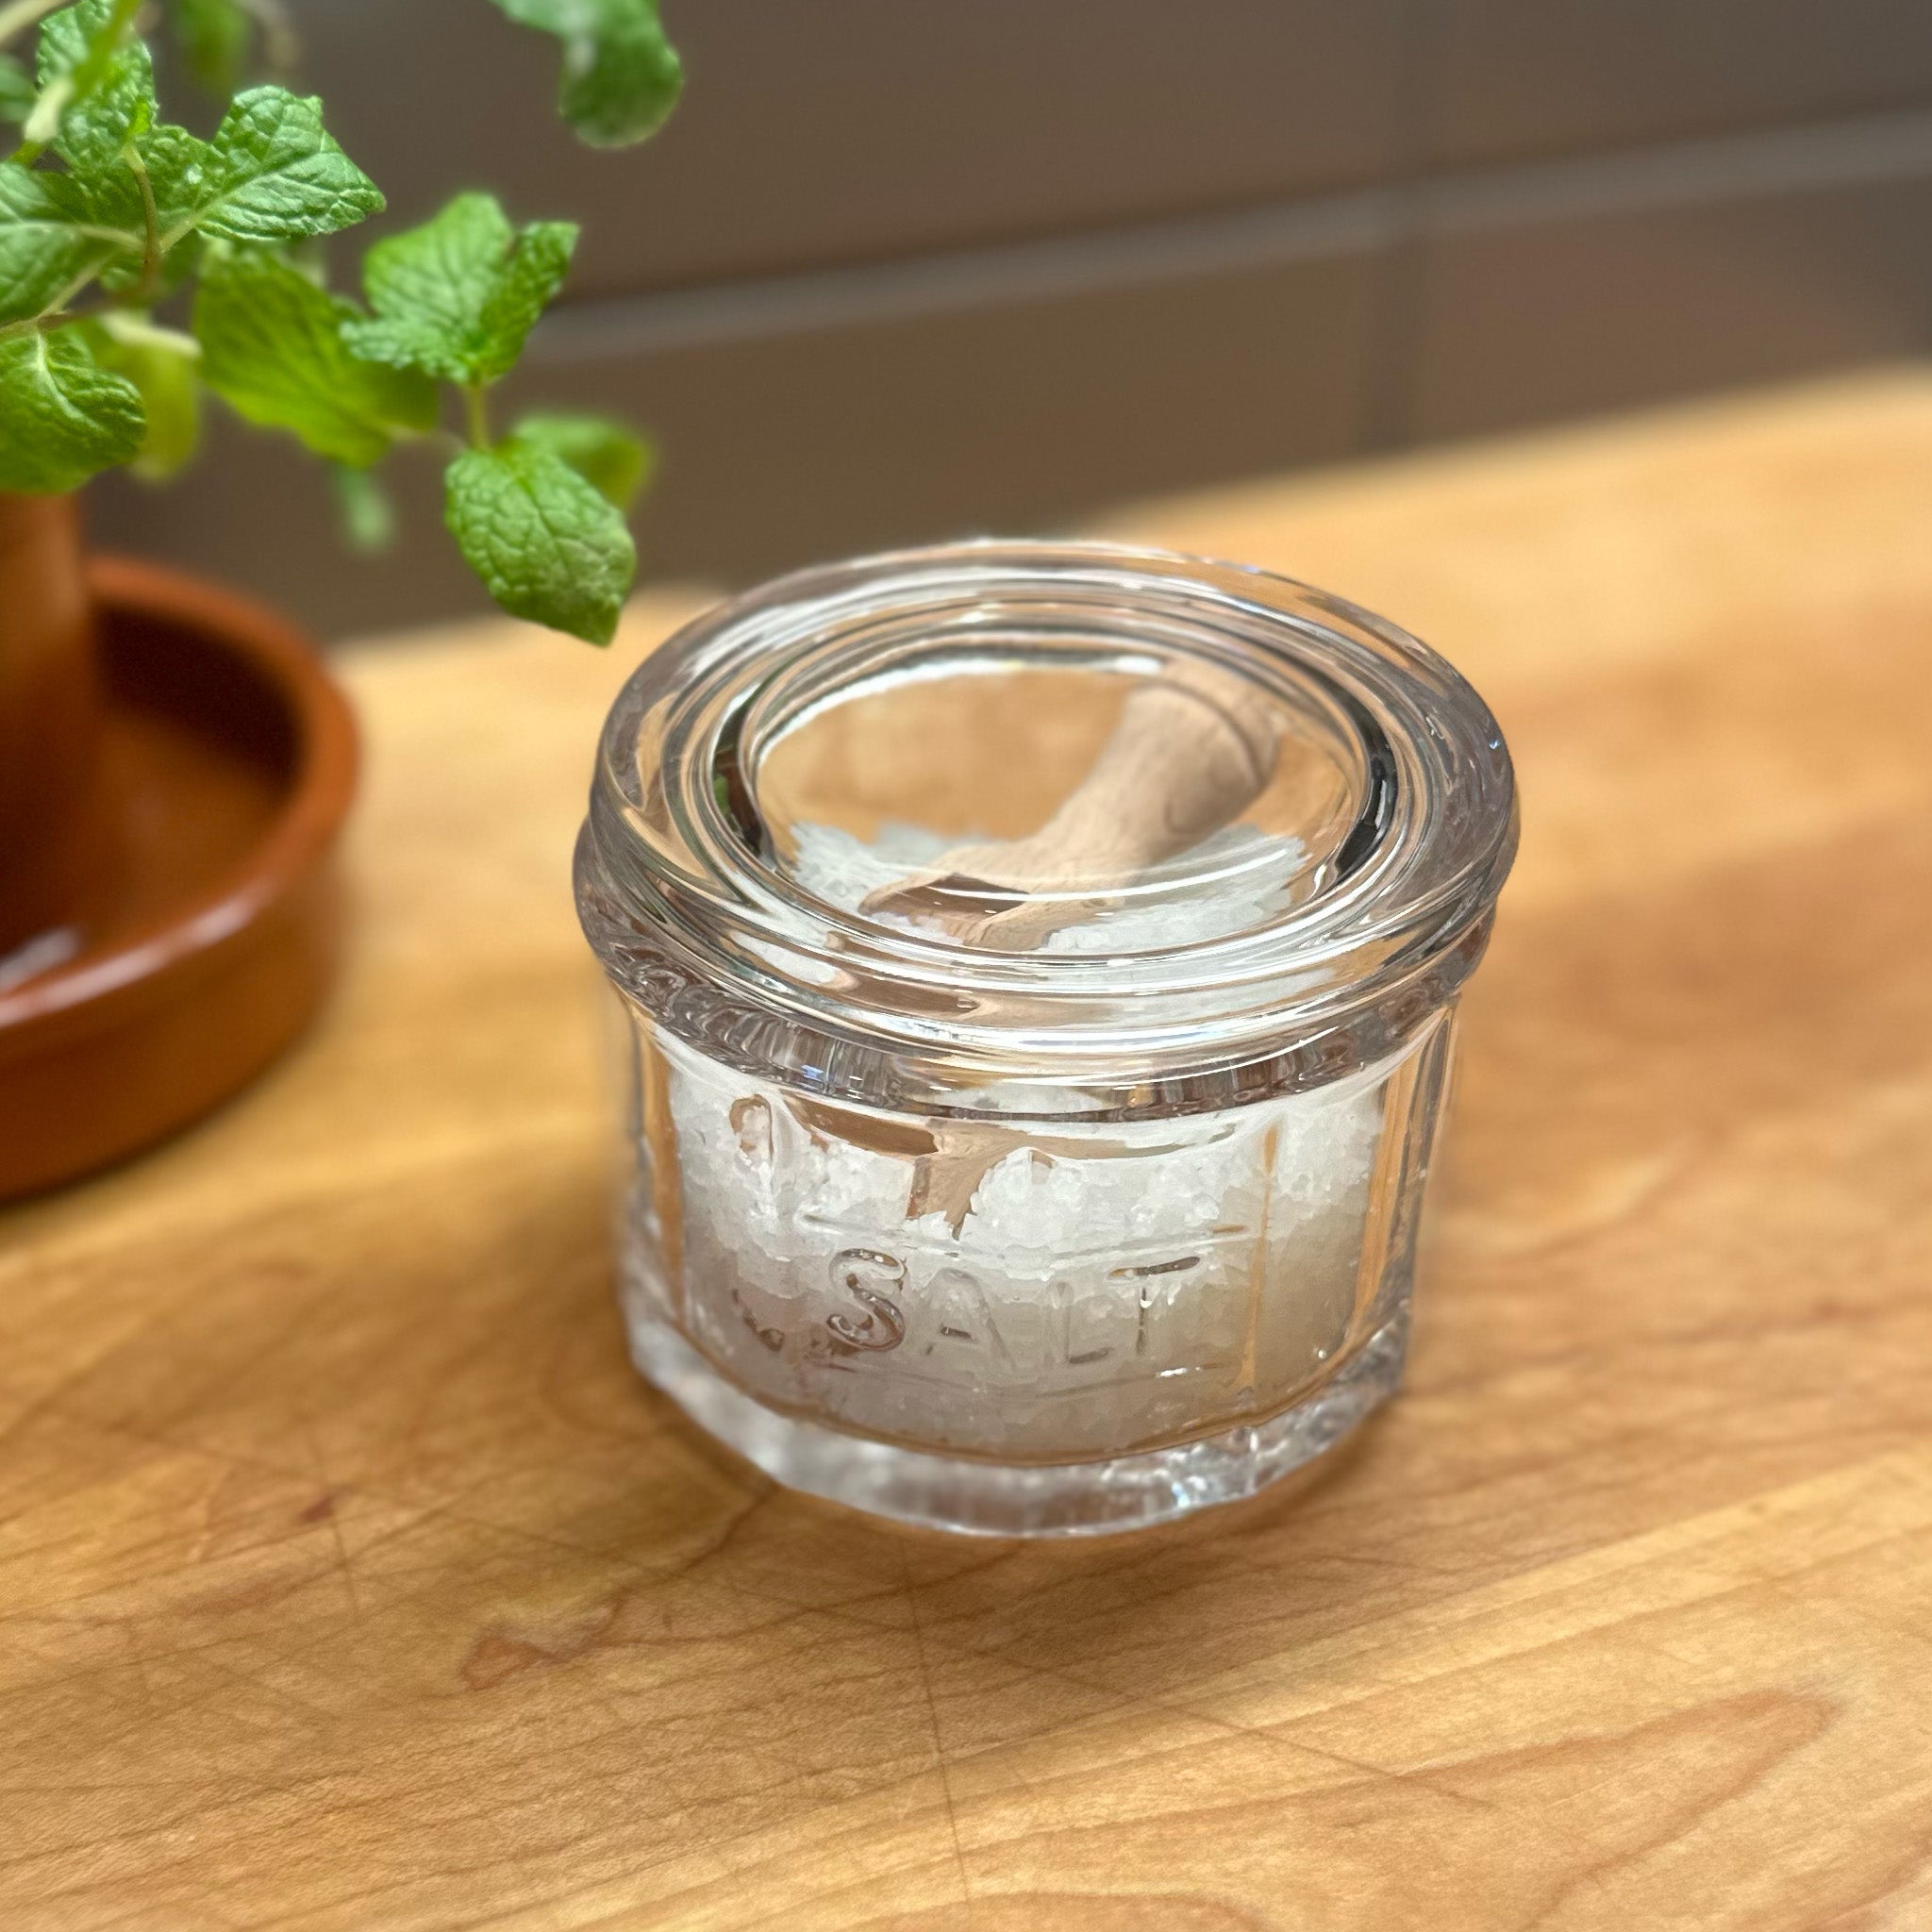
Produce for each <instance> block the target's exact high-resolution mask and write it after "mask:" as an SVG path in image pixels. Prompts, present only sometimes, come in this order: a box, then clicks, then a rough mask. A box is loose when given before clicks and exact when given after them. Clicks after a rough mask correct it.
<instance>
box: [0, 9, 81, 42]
mask: <svg viewBox="0 0 1932 1932" xmlns="http://www.w3.org/2000/svg"><path fill="white" fill-rule="evenodd" d="M66 4H67V0H13V5H12V6H10V7H0V46H5V45H6V44H7V42H8V41H10V40H11V39H12V38H13V37H14V35H15V34H18V33H25V31H26V29H27V28H28V27H30V26H32V25H33V24H34V22H35V21H37V20H42V19H44V18H45V17H46V16H47V15H48V14H50V13H52V12H53V10H54V9H55V8H57V7H64V6H65V5H66Z"/></svg>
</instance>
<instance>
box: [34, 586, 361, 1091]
mask: <svg viewBox="0 0 1932 1932" xmlns="http://www.w3.org/2000/svg"><path fill="white" fill-rule="evenodd" d="M88 581H89V585H90V588H91V589H92V591H93V594H94V597H95V599H96V601H97V602H98V604H99V605H100V607H101V608H102V610H103V612H104V613H107V614H108V615H110V616H111V613H113V612H115V611H117V610H124V611H127V612H130V613H140V614H145V615H148V616H153V617H158V618H160V619H161V620H163V621H164V622H166V623H169V624H173V625H177V626H179V627H180V628H182V629H185V630H192V631H196V632H199V633H200V634H202V635H203V636H205V637H208V638H209V639H211V640H213V641H216V642H217V643H219V644H221V645H222V646H223V647H225V649H226V650H228V651H230V652H231V653H233V655H234V656H236V657H237V658H242V659H243V660H245V661H246V663H247V664H248V665H249V666H250V667H251V668H252V669H253V670H254V671H255V672H256V673H257V674H258V675H261V676H263V677H265V678H266V679H267V681H268V682H269V683H270V684H271V685H272V686H273V688H274V689H275V691H276V692H277V693H278V695H279V696H280V698H281V700H282V702H283V703H284V705H285V706H286V708H287V709H288V712H289V715H290V717H291V720H292V721H293V723H294V724H295V728H296V752H295V767H294V772H293V774H292V775H291V780H290V783H289V788H288V792H287V795H286V797H285V798H284V799H283V800H282V802H281V804H280V806H279V808H277V810H276V812H275V817H274V819H273V820H272V821H271V823H270V824H268V826H267V827H266V828H265V829H264V831H263V833H262V836H261V837H260V838H259V839H258V841H256V842H255V843H254V844H253V845H252V846H251V847H250V849H249V850H248V851H247V853H246V854H244V855H243V856H242V858H240V859H239V860H238V861H237V862H236V863H235V864H234V865H233V866H232V867H230V868H229V870H228V871H227V872H226V873H225V874H221V875H220V876H218V877H217V878H215V879H214V880H213V881H211V882H210V883H209V884H208V885H206V886H204V887H202V888H201V890H200V891H197V892H196V893H194V894H193V895H192V897H189V898H184V899H183V900H182V901H181V902H180V903H178V904H177V905H175V906H173V907H170V908H168V909H167V910H166V911H165V912H164V913H162V914H160V915H158V917H157V918H156V919H154V920H153V921H151V922H149V924H146V925H144V926H142V927H139V928H137V929H135V930H133V931H131V932H126V933H122V934H117V935H116V936H115V938H114V940H113V941H112V942H111V944H109V945H108V946H106V947H104V948H103V949H101V950H99V951H91V952H84V953H82V954H80V955H78V956H77V957H76V958H73V959H71V960H69V961H67V962H66V963H65V964H63V965H60V966H58V967H55V968H53V969H51V970H50V971H48V972H46V973H44V974H40V975H38V976H37V977H35V978H33V979H30V980H28V981H27V982H26V983H25V985H23V986H22V987H20V988H19V989H18V990H17V991H14V992H11V993H7V994H0V1058H7V1057H8V1054H7V1049H8V1044H9V1043H17V1044H18V1045H19V1046H21V1047H22V1048H23V1049H25V1047H26V1046H27V1045H28V1043H29V1041H31V1044H32V1047H33V1049H34V1050H36V1051H39V1050H41V1049H42V1048H43V1047H44V1046H46V1045H47V1044H48V1043H49V1042H50V1041H51V1039H52V1038H53V1037H55V1036H56V1035H58V1034H61V1033H64V1032H66V1031H67V1030H69V1027H70V1026H77V1027H83V1028H86V1029H88V1030H92V1028H93V1027H95V1026H96V1025H106V1024H116V1023H118V1022H119V1021H120V1020H121V1019H123V1018H124V1017H125V1015H126V1014H127V1013H128V1012H130V1011H132V1010H134V1009H136V1008H139V1007H141V1006H143V1005H146V1004H148V1003H150V1002H152V1001H155V1000H157V999H165V998H166V997H168V996H169V995H168V988H169V986H170V985H171V984H172V985H178V984H179V983H180V982H181V979H182V978H183V976H184V975H189V976H192V975H194V974H196V973H197V972H198V971H200V970H207V969H211V968H212V967H213V966H214V965H216V964H217V963H219V962H220V961H221V960H222V959H224V958H226V957H228V956H230V955H232V954H233V953H235V952H236V951H238V950H240V949H242V948H244V947H246V946H247V945H248V944H250V943H251V941H252V939H253V937H254V934H255V930H256V928H257V927H258V924H259V922H260V920H261V917H262V915H263V913H264V912H266V911H267V910H269V909H270V908H273V907H274V906H275V905H276V904H278V903H279V902H280V901H281V900H283V899H284V898H286V897H287V896H288V895H289V894H290V893H291V891H294V890H295V889H297V888H298V887H300V886H301V885H303V884H304V883H306V882H307V881H308V879H309V878H310V877H311V876H312V875H313V874H314V873H315V872H316V871H317V869H318V868H319V867H320V866H321V864H322V863H323V861H324V860H325V858H326V857H327V856H328V854H329V852H330V850H331V849H332V847H333V846H334V844H335V842H336V840H337V837H338V835H339V834H340V832H341V826H342V823H343V820H344V819H345V818H346V817H347V815H348V811H349V808H350V805H351V803H352V801H353V799H354V796H355V790H356V774H357V768H358V761H359V760H358V741H357V731H356V722H355V716H354V713H353V712H352V711H351V710H350V708H349V704H348V700H347V699H346V698H345V697H344V696H343V695H342V693H341V691H340V690H338V689H337V687H336V686H335V684H334V683H333V682H332V681H331V680H330V678H329V676H328V675H327V673H326V672H325V670H324V669H323V666H322V662H321V659H320V658H319V657H318V656H317V655H316V653H315V651H314V649H313V648H312V647H311V646H310V645H309V644H308V641H306V640H305V639H304V638H303V636H302V634H301V633H300V631H298V630H297V629H296V628H295V627H294V626H293V625H291V624H290V623H289V621H288V620H287V619H286V618H283V617H281V616H279V615H278V614H277V613H276V612H275V611H274V610H272V609H270V608H267V607H265V606H263V605H260V604H258V603H256V602H255V601H254V600H253V599H252V598H248V597H245V596H242V595H239V594H238V593H236V592H234V591H229V590H227V589H225V588H224V587H222V586H218V585H215V584H211V583H208V582H207V581H205V580H204V579H202V578H199V577H195V576H191V575H187V574H186V573H183V572H180V571H175V570H170V569H168V568H166V567H165V566H163V565H159V564H154V563H148V562H146V561H144V560H141V559H137V558H124V557H97V558H92V559H90V561H89V565H88ZM29 1023H31V1024H29ZM63 1023H66V1024H63Z"/></svg>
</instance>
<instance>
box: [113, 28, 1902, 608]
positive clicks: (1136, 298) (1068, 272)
mask: <svg viewBox="0 0 1932 1932" xmlns="http://www.w3.org/2000/svg"><path fill="white" fill-rule="evenodd" d="M296 11H297V14H298V17H299V19H300V21H301V23H302V25H303V27H304V29H305V32H306V35H307V39H308V66H307V71H306V78H307V80H308V83H309V84H311V85H313V86H314V87H316V88H317V89H318V90H320V91H321V92H323V93H324V94H325V96H326V97H327V99H328V100H329V102H330V104H331V119H332V125H334V126H335V127H336V128H337V130H338V131H339V133H340V134H341V139H342V141H343V143H344V145H345V146H346V147H347V148H348V149H349V151H350V152H351V153H352V154H353V155H355V156H356V157H357V158H358V159H359V160H360V161H361V162H362V163H363V165H364V166H365V167H366V168H368V169H369V171H370V172H371V173H372V174H373V175H375V177H376V178H377V179H378V180H379V181H380V182H382V184H383V185H384V186H385V188H386V189H387V190H388V191H389V192H390V195H391V208H392V214H391V217H389V218H387V219H389V220H390V221H392V222H398V221H399V222H408V221H413V220H417V219H420V218H421V217H423V216H424V215H425V214H426V213H427V212H429V211H430V210H431V209H432V208H434V207H435V206H436V205H437V204H438V203H439V202H440V200H441V198H442V197H443V196H444V195H445V194H446V193H447V192H450V191H451V190H452V189H454V188H456V187H459V186H468V185H474V184H478V183H481V184H486V185H490V186H492V187H495V188H497V189H498V190H499V191H500V192H502V193H503V194H504V196H505V198H506V199H507V200H508V202H509V204H510V205H511V207H512V210H513V212H516V213H518V214H520V215H523V216H525V217H530V216H536V215H557V214H568V215H571V216H574V217H576V218H578V219H580V220H582V221H583V222H584V223H585V225H586V229H587V233H586V236H585V241H584V244H583V247H582V250H581V253H580V256H579V266H578V270H577V273H576V275H575V277H574V279H573V284H572V291H571V295H570V300H569V303H568V306H567V307H566V308H563V309H562V310H561V311H560V312H558V314H557V315H556V316H555V317H554V319H553V320H552V322H551V323H550V324H548V325H546V326H545V328H544V330H543V331H542V333H541V336H540V338H539V341H538V342H537V344H536V346H535V349H534V351H533V354H532V357H531V361H530V366H529V368H528V371H527V375H526V376H525V377H523V378H520V380H521V383H522V387H523V388H524V389H525V391H527V392H529V393H532V394H537V393H541V394H542V395H543V396H545V397H546V398H555V399H558V400H560V401H575V402H582V403H588V404H595V405H598V406H601V407H604V408H613V409H616V410H619V411H621V412H624V413H625V414H628V415H630V416H631V417H632V418H634V419H635V420H636V421H638V422H639V423H641V424H643V425H649V426H650V427H651V428H652V429H653V430H654V432H655V433H656V434H657V435H658V438H659V440H660V441H661V443H662V445H663V450H664V468H663V474H662V479H661V482H660V485H659V487H658V491H656V493H655V494H654V496H653V497H652V499H651V500H650V502H649V504H648V505H647V507H646V508H645V509H644V511H643V513H642V515H641V520H640V525H639V531H640V539H641V546H642V549H643V552H644V557H645V561H646V568H647V570H649V571H651V572H652V573H654V574H657V575H672V574H675V575H688V574H693V573H695V574H700V575H710V576H716V577H721V578H724V579H727V580H731V579H743V578H746V577H750V576H755V575H760V574H763V573H766V572H769V571H773V570H775V569H780V568H783V567H786V566H789V565H791V564H794V563H798V562H801V561H805V560H807V559H809V558H813V557H818V556H824V555H827V554H832V553H837V552H841V551H851V550H857V549H861V548H867V547H872V546H875V545H879V544H883V543H890V542H898V541H912V540H919V539H924V538H928V537H934V536H941V535H947V534H953V533H957V532H959V531H962V530H971V529H989V528H991V529H1002V530H1026V529H1038V528H1043V527H1052V526H1054V525H1058V524H1062V523H1065V522H1067V521H1068V520H1070V519H1072V518H1074V517H1076V516H1079V515H1081V514H1084V513H1086V512H1088V511H1090V510H1091V508H1094V507H1096V506H1098V505H1100V504H1103V503H1105V502H1107V501H1108V500H1109V499H1113V498H1118V497H1122V496H1127V495H1133V494H1136V493H1142V492H1146V491H1156V490H1168V489H1172V488H1175V487H1178V486H1185V485H1190V484H1194V483H1204V482H1209V481H1214V480H1219V479H1223V478H1228V477H1234V476H1240V475H1249V474H1253V473H1256V472H1258V471H1264V470H1273V469H1277V468H1282V467H1287V466H1291V465H1297V464H1308V463H1318V462H1324V461H1328V460H1332V459H1335V458H1343V457H1348V456H1353V455H1358V454H1362V453H1365V452H1368V451H1372V450H1375V449H1381V448H1390V447H1396V446H1401V445H1404V444H1407V443H1411V442H1416V441H1428V440H1434V439H1441V438H1446V437H1457V436H1465V435H1471V434H1479V433H1482V432H1485V431H1491V430H1496V429H1502V428H1507V427H1511V426H1515V425H1523V424H1527V423H1534V422H1541V421H1546V420H1551V419H1556V418H1560V417H1564V416H1570V415H1574V414H1580V413H1588V412H1592V411H1601V410H1606V409H1613V408H1620V407H1624V406H1626V405H1629V404H1634V403H1641V402H1645V401H1649V400H1653V399H1656V398H1659V397H1665V396H1670V395H1675V394H1682V393H1686V392H1690V391H1698V390H1704V389H1710V388H1717V387H1724V386H1728V385H1735V384H1740V383H1746V382H1754V381H1758V380H1763V379H1767V378H1772V377H1776V376H1780V375H1790V374H1794V373H1798V372H1803V371H1809V370H1816V369H1822V368H1827V367H1831V366H1834V365H1838V364H1843V363H1851V362H1856V361H1859V360H1862V359H1868V358H1877V357H1884V356H1891V355H1896V354H1899V353H1902V352H1909V351H1913V350H1918V349H1921V348H1923V347H1924V346H1925V345H1926V344H1927V342H1928V341H1932V4H1928V0H1189V4H1188V5H1187V6H1185V7H1177V6H1175V5H1174V0H972V4H970V5H965V6H961V5H958V4H941V0H666V4H665V14H666V18H667V22H668V23H669V25H671V27H672V28H673V30H674V32H675V35H676V37H677V39H678V40H679V42H680V44H681V45H682V47H683V49H684V52H685V55H686V59H687V65H688V68H689V71H690V76H691V78H690V85H689V90H688V92H687V95H686V100H685V105H684V106H683V108H681V109H680V110H679V113H678V115H677V117H676V118H675V121H674V122H673V124H672V125H671V127H670V129H669V130H668V131H667V132H666V133H665V134H664V135H663V136H661V137H660V138H659V139H658V141H657V142H652V143H650V144H648V145H646V146H645V147H643V148H641V149H637V150H634V151H632V152H629V153H625V154H622V155H599V154H591V153H587V152H585V151H583V150H581V149H579V148H577V147H575V145H574V144H573V143H572V142H571V141H570V139H569V138H568V136H567V135H566V134H565V133H563V132H562V131H561V130H560V129H559V128H558V126H557V125H556V124H555V122H554V120H553V118H552V116H551V113H550V96H551V91H552V84H553V79H554V63H553V59H552V56H551V53H550V49H549V45H548V43H547V42H543V41H541V40H539V39H537V38H536V37H534V36H530V35H526V34H524V33H522V32H519V31H518V30H517V29H514V28H512V27H510V26H509V25H507V24H506V23H504V22H503V21H501V20H500V19H499V18H498V17H497V16H496V15H495V14H494V12H493V11H492V10H491V8H487V7H485V6H484V5H483V4H482V0H300V4H298V5H297V8H296ZM352 254H353V251H352V250H350V249H346V248H344V249H343V250H342V251H341V260H342V261H343V262H344V264H346V262H347V261H348V260H349V259H350V258H351V256H352ZM216 441H217V443H218V445H219V446H220V449H221V453H222V456H223V458H224V459H223V460H220V461H216V462H204V464H203V465H202V466H201V468H200V469H199V470H198V471H197V473H196V474H195V475H193V476H192V478H190V479H188V480H186V481H184V482H183V483H180V484H177V485H176V486H175V487H174V488H173V489H172V490H170V491H166V492H161V493H156V492H151V491H142V490H141V489H139V488H138V487H137V486H134V485H132V484H129V483H126V482H125V481H121V480H119V479H114V480H112V481H110V482H109V483H108V485H107V486H105V487H103V488H102V489H101V490H99V491H97V501H96V506H95V516H96V523H97V527H98V529H99V532H100V534H101V536H102V538H103V539H104V540H106V541H119V542H122V543H124V544H125V545H128V546H130V547H138V548H142V549H146V550H150V551H155V552H158V553H161V554H165V555H170V556H175V557H179V558H184V559H187V560H190V561H192V562H194V563H197V564H199V565H202V566H204V567H207V568H210V569H214V570H217V571H219V572H221V573H223V574H225V575H228V576H230V577H231V578H234V579H236V580H239V581H242V582H243V583H245V584H248V585H250V586H252V587H254V588H256V589H258V590H259V591H264V592H266V593H268V594H270V595H272V596H274V597H276V598H278V599H280V600H281V601H283V602H284V603H286V604H288V605H289V606H291V608H294V609H296V610H297V611H299V612H300V614H301V615H303V616H304V617H305V618H307V619H308V621H309V622H310V623H311V624H313V625H316V626H317V627H318V628H320V629H322V630H324V631H325V632H339V631H341V630H345V629H353V628H357V627H364V626H369V625H391V624H395V623H399V622H403V621H407V620H411V619H415V618H420V617H426V616H435V615H441V614H444V613H448V612H451V611H456V610H461V609H467V608H475V606H476V604H477V602H478V600H479V596H480V593H477V592H475V591H474V590H473V589H472V587H471V586H469V585H468V583H467V582H466V580H465V579H464V577H463V576H462V575H461V572H460V570H459V568H458V566H457V565H456V564H455V563H454V562H453V561H452V559H451V558H449V556H448V555H447V552H446V546H445V545H444V544H443V543H442V542H441V541H440V533H439V532H438V531H437V530H436V527H435V525H436V520H437V514H438V511H437V498H436V491H435V487H434V477H433V475H432V473H431V471H430V469H429V466H428V465H427V464H426V463H423V464H421V465H414V464H411V463H410V462H409V460H408V458H405V459H404V460H403V461H402V462H401V463H399V464H397V465H395V466H393V467H394V468H395V469H397V470H398V471H401V472H405V473H408V474H406V475H405V476H404V478H403V480H404V482H405V489H404V491H403V493H404V495H405V497H406V499H407V508H408V530H409V534H408V540H407V541H406V542H405V544H404V545H403V547H402V548H401V549H400V550H399V551H398V552H397V553H396V554H395V555H393V556H392V557H390V558H386V559H382V560H380V561H377V562H373V563H369V562H361V561H352V560H349V559H346V558H343V556H342V555H341V552H340V550H339V549H338V547H337V546H336V545H335V543H334V541H333V540H332V537H331V535H330V532H329V529H328V526H327V522H326V516H327V510H326V500H325V495H324V492H323V490H322V487H321V485H320V482H319V480H318V479H317V478H316V477H315V476H314V475H313V474H312V473H311V472H310V471H309V470H308V467H307V466H306V465H304V464H303V463H302V462H301V461H300V460H299V459H298V458H294V457H292V456H291V455H290V454H288V453H287V452H285V451H284V450H282V449H281V448H279V447H278V446H276V445H275V444H274V443H273V442H272V441H270V440H268V439H265V438H262V437H258V436H256V435H252V434H250V433H247V432H244V431H242V430H239V429H236V428H232V427H230V428H227V429H225V430H224V431H223V432H222V433H221V434H220V435H219V436H218V438H217V439H216Z"/></svg>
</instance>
